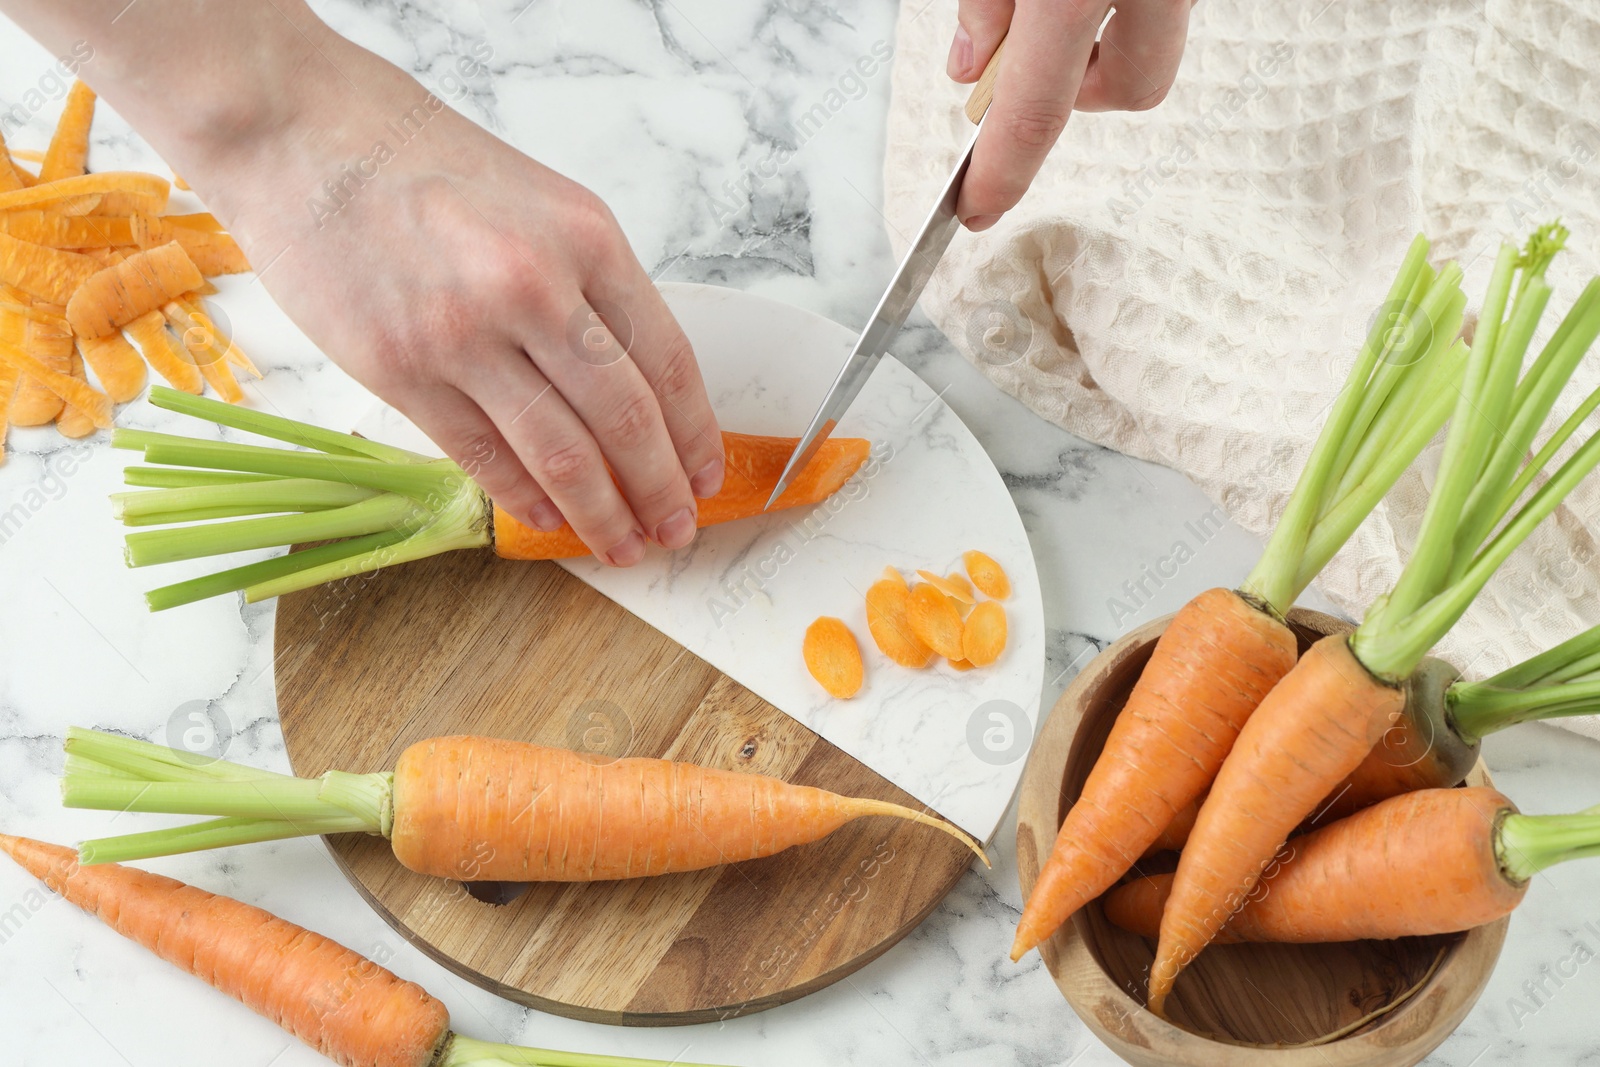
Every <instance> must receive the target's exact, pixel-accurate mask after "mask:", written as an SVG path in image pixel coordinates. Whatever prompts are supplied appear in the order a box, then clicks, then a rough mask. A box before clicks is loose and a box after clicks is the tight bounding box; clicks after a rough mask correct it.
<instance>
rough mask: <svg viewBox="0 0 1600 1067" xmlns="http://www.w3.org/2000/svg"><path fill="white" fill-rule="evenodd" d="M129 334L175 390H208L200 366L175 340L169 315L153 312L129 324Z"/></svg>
mask: <svg viewBox="0 0 1600 1067" xmlns="http://www.w3.org/2000/svg"><path fill="white" fill-rule="evenodd" d="M128 336H130V337H132V338H133V340H134V343H135V344H137V345H138V346H139V350H140V351H141V352H142V353H143V354H144V358H145V361H146V362H147V363H149V364H150V366H151V367H152V368H153V369H154V370H155V372H156V373H157V374H159V375H161V377H163V378H165V379H166V380H167V384H168V385H170V386H172V387H173V388H174V389H182V390H183V391H184V392H186V393H194V394H196V395H199V394H200V393H202V392H204V391H205V385H204V382H203V379H202V378H201V377H200V368H199V367H197V366H195V364H194V360H192V359H190V358H189V357H188V356H187V355H186V354H185V353H184V352H182V351H181V350H180V349H179V348H178V346H177V345H176V344H174V343H173V341H172V335H171V334H170V333H168V332H167V319H166V316H164V315H163V314H161V312H159V311H149V312H146V313H145V314H143V315H140V316H139V317H138V318H136V319H134V320H133V321H132V322H130V323H128Z"/></svg>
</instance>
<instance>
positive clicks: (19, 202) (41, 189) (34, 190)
mask: <svg viewBox="0 0 1600 1067" xmlns="http://www.w3.org/2000/svg"><path fill="white" fill-rule="evenodd" d="M171 188H172V187H171V186H170V185H169V184H168V183H167V180H166V179H165V178H160V177H157V176H156V175H154V174H140V173H138V172H136V171H115V170H112V171H101V172H100V173H98V174H85V175H82V176H80V177H77V178H62V179H61V180H60V181H53V182H47V181H40V182H38V184H36V185H32V186H29V187H28V188H26V189H13V190H11V191H10V192H5V193H0V211H12V210H15V209H16V208H21V207H34V208H36V207H40V206H42V205H44V204H48V203H50V202H52V201H57V200H64V199H68V198H71V197H81V196H85V195H90V194H97V195H101V196H105V195H109V194H111V193H132V194H134V195H136V196H138V197H140V198H141V200H143V201H145V202H147V203H150V204H153V205H155V208H154V210H153V211H149V212H147V213H148V214H152V215H154V214H160V213H161V211H163V210H164V209H165V208H166V206H167V197H168V195H169V194H170V192H171ZM51 210H59V209H56V208H52V209H51ZM126 214H131V212H127V213H126Z"/></svg>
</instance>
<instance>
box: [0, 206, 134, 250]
mask: <svg viewBox="0 0 1600 1067" xmlns="http://www.w3.org/2000/svg"><path fill="white" fill-rule="evenodd" d="M0 233H5V234H9V235H11V236H12V237H15V238H17V240H19V241H27V242H29V243H30V244H36V245H44V246H45V247H47V248H75V249H83V248H108V247H111V246H114V245H128V244H132V243H133V228H132V225H131V223H130V222H129V220H127V219H113V218H102V217H100V216H98V215H90V216H86V217H80V216H73V215H63V214H61V213H60V212H56V211H33V210H28V209H23V210H20V211H7V212H3V213H0Z"/></svg>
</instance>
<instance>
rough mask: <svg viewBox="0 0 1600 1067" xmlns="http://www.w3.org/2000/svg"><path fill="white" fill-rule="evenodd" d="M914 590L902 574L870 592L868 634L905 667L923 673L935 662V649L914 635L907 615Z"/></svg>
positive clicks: (882, 650)
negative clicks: (922, 671)
mask: <svg viewBox="0 0 1600 1067" xmlns="http://www.w3.org/2000/svg"><path fill="white" fill-rule="evenodd" d="M910 603H911V587H910V586H908V585H906V580H905V579H904V578H903V577H901V576H900V573H899V572H898V571H896V572H894V575H893V577H885V578H881V579H879V580H878V581H876V582H874V583H872V585H871V586H870V587H868V589H867V632H868V633H870V634H871V635H872V640H873V642H874V643H876V644H877V646H878V649H879V650H880V651H881V652H882V653H883V654H884V655H885V656H888V657H889V658H890V659H891V660H893V661H894V662H895V663H898V664H899V665H900V666H902V667H912V668H916V669H920V668H923V667H926V666H927V665H928V661H929V660H930V659H932V658H933V649H931V648H929V647H928V646H927V645H925V644H923V643H922V640H921V639H920V638H918V637H917V635H916V634H914V633H912V632H911V621H910V619H908V618H907V614H906V613H907V611H908V609H909V607H910Z"/></svg>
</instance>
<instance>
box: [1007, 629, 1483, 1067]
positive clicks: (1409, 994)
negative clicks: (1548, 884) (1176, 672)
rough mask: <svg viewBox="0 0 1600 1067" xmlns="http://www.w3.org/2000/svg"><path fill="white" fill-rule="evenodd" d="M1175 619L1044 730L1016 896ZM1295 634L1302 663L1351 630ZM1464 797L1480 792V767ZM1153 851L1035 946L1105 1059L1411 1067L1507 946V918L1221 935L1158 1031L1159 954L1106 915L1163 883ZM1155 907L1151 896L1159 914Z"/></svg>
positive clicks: (1088, 674) (1120, 644)
mask: <svg viewBox="0 0 1600 1067" xmlns="http://www.w3.org/2000/svg"><path fill="white" fill-rule="evenodd" d="M1170 621H1171V617H1170V616H1169V617H1167V618H1163V619H1158V620H1155V621H1154V622H1151V623H1148V624H1147V625H1145V626H1142V627H1140V628H1138V629H1136V630H1134V631H1132V632H1131V633H1129V634H1127V635H1126V636H1124V637H1123V638H1122V639H1121V640H1119V641H1117V642H1116V643H1114V644H1112V645H1111V646H1109V647H1108V648H1106V649H1105V650H1104V651H1103V652H1101V653H1100V654H1099V655H1098V656H1097V657H1096V658H1095V659H1094V661H1093V662H1091V663H1090V664H1089V665H1088V666H1087V667H1086V668H1085V669H1084V670H1083V671H1082V673H1080V674H1079V675H1078V677H1077V678H1076V679H1075V680H1074V682H1073V684H1072V685H1071V686H1070V687H1069V688H1068V689H1067V691H1066V692H1065V693H1063V694H1062V696H1061V699H1060V701H1059V702H1058V703H1057V704H1056V706H1055V709H1054V710H1053V711H1052V713H1051V715H1050V718H1049V719H1048V720H1047V721H1046V723H1045V725H1044V728H1043V730H1042V731H1041V733H1040V736H1039V739H1038V741H1037V742H1036V743H1035V745H1034V748H1033V752H1032V754H1031V755H1030V757H1029V761H1028V766H1027V769H1026V771H1025V772H1024V774H1023V778H1022V786H1021V791H1020V795H1019V798H1018V825H1017V866H1018V874H1019V877H1020V879H1021V882H1022V894H1023V897H1024V898H1027V897H1029V896H1030V894H1031V893H1032V892H1033V889H1034V883H1035V882H1036V881H1037V880H1038V877H1039V870H1040V867H1041V866H1042V864H1043V862H1044V860H1045V859H1046V858H1048V857H1049V856H1050V855H1051V850H1052V846H1053V844H1054V842H1055V839H1056V834H1057V830H1058V828H1059V827H1060V825H1061V822H1062V819H1063V818H1064V816H1065V814H1066V812H1067V810H1068V809H1070V808H1071V807H1072V805H1073V803H1074V802H1075V801H1076V800H1077V799H1078V796H1079V793H1080V791H1081V789H1082V787H1083V783H1084V781H1085V779H1086V778H1087V777H1088V775H1089V772H1090V769H1091V768H1092V767H1093V766H1094V763H1095V761H1096V759H1097V758H1098V757H1099V755H1100V752H1101V749H1102V747H1103V746H1104V745H1105V742H1106V738H1107V736H1108V734H1109V733H1110V731H1111V727H1112V724H1113V723H1114V722H1115V721H1116V719H1117V716H1118V715H1119V713H1120V712H1121V711H1122V708H1123V705H1124V703H1125V702H1126V700H1127V698H1128V695H1129V693H1130V691H1131V690H1132V689H1133V686H1134V683H1135V682H1137V681H1138V679H1139V677H1140V674H1141V673H1142V672H1143V670H1144V666H1145V664H1146V662H1147V661H1148V660H1149V658H1150V654H1151V652H1152V650H1153V649H1154V647H1155V644H1156V641H1157V639H1159V638H1160V636H1161V634H1162V633H1163V632H1164V631H1165V629H1166V627H1167V624H1168V623H1169V622H1170ZM1288 621H1289V624H1290V628H1291V629H1292V630H1293V632H1294V634H1295V637H1296V639H1297V640H1298V642H1299V644H1300V649H1301V651H1302V652H1303V651H1304V650H1305V649H1306V648H1308V647H1309V646H1310V645H1311V644H1312V643H1314V642H1315V641H1316V640H1317V639H1319V638H1321V637H1324V636H1327V635H1328V634H1337V633H1348V632H1349V631H1350V629H1351V627H1350V626H1349V624H1347V623H1345V622H1342V621H1340V620H1338V619H1335V618H1333V617H1332V616H1328V615H1324V614H1322V613H1320V612H1313V611H1305V610H1300V609H1296V610H1294V611H1293V612H1291V613H1290V614H1289V616H1288ZM1466 784H1467V785H1468V786H1479V787H1482V786H1486V785H1487V784H1488V779H1487V776H1486V774H1485V772H1484V769H1483V766H1482V764H1481V763H1480V764H1478V765H1477V767H1475V768H1474V769H1473V771H1472V772H1471V774H1469V775H1468V777H1467V781H1466ZM1462 792H1470V791H1469V790H1463V791H1462ZM1161 843H1162V842H1159V841H1158V842H1157V845H1156V846H1153V847H1152V849H1151V851H1150V852H1149V853H1147V854H1146V855H1145V857H1144V858H1143V859H1142V860H1141V861H1140V862H1139V863H1138V864H1137V865H1136V866H1135V869H1134V870H1133V871H1132V872H1130V873H1129V874H1128V875H1127V876H1125V877H1124V879H1123V880H1122V882H1121V883H1120V884H1119V885H1118V886H1116V887H1113V888H1112V889H1111V890H1110V891H1108V892H1107V893H1106V894H1105V895H1104V896H1102V897H1100V898H1099V899H1097V900H1094V901H1092V902H1090V903H1089V904H1088V905H1087V906H1085V907H1083V908H1080V909H1078V911H1077V912H1076V913H1075V914H1074V915H1073V917H1072V918H1071V919H1070V920H1069V921H1068V922H1066V923H1065V924H1063V925H1062V926H1061V927H1060V928H1059V929H1057V930H1056V931H1055V933H1054V934H1052V935H1051V936H1050V937H1048V938H1047V939H1046V940H1044V941H1042V942H1041V943H1040V944H1039V951H1040V954H1041V956H1042V957H1043V959H1044V962H1045V966H1046V967H1047V968H1048V970H1049V971H1050V974H1051V976H1052V977H1053V978H1054V980H1055V983H1056V985H1057V987H1059V988H1060V990H1061V992H1062V993H1063V995H1065V997H1066V999H1067V1002H1068V1003H1069V1004H1070V1005H1071V1006H1072V1008H1073V1010H1074V1011H1075V1012H1077V1014H1078V1015H1079V1017H1080V1018H1082V1019H1083V1020H1084V1022H1085V1023H1086V1024H1087V1025H1088V1026H1089V1028H1090V1029H1091V1030H1093V1031H1094V1032H1095V1034H1096V1035H1098V1036H1099V1037H1100V1039H1101V1040H1102V1041H1104V1042H1105V1043H1106V1044H1107V1045H1108V1046H1110V1048H1111V1049H1112V1050H1113V1051H1114V1052H1116V1053H1117V1054H1118V1055H1119V1056H1121V1057H1122V1058H1123V1059H1124V1060H1127V1061H1128V1062H1129V1063H1133V1064H1138V1065H1141V1067H1143V1065H1156V1064H1180V1065H1182V1064H1194V1065H1197V1067H1213V1065H1220V1064H1230V1065H1231V1064H1243V1065H1251V1064H1262V1065H1266V1064H1274V1065H1280V1067H1281V1065H1284V1064H1288V1063H1293V1062H1296V1061H1295V1060H1294V1059H1293V1057H1295V1056H1300V1057H1301V1058H1303V1059H1304V1060H1305V1062H1306V1063H1307V1064H1312V1063H1315V1064H1318V1065H1325V1067H1326V1065H1332V1067H1358V1065H1369V1064H1370V1065H1383V1067H1399V1065H1409V1064H1414V1063H1416V1062H1418V1061H1420V1060H1421V1059H1423V1058H1424V1057H1426V1056H1427V1055H1428V1053H1429V1052H1431V1051H1432V1050H1433V1049H1434V1048H1436V1047H1437V1046H1438V1045H1439V1044H1440V1043H1441V1042H1443V1041H1444V1039H1445V1038H1446V1037H1447V1036H1449V1034H1450V1032H1451V1031H1452V1030H1454V1029H1455V1027H1456V1026H1457V1025H1458V1024H1459V1023H1460V1022H1461V1020H1462V1019H1463V1018H1464V1017H1465V1016H1466V1014H1467V1012H1468V1011H1469V1010H1470V1009H1471V1007H1472V1005H1473V1003H1474V1002H1475V1001H1476V1000H1477V998H1478V996H1479V994H1481V993H1482V991H1483V988H1484V986H1485V984H1486V983H1487V982H1488V979H1489V974H1490V972H1491V971H1492V970H1493V968H1494V965H1495V961H1496V960H1497V959H1498V957H1499V954H1500V949H1501V946H1502V944H1503V943H1504V940H1505V934H1506V926H1507V920H1506V919H1504V918H1500V919H1497V920H1495V921H1493V922H1490V923H1487V924H1485V925H1482V926H1478V927H1476V928H1474V929H1471V930H1467V931H1465V932H1463V933H1452V934H1439V935H1434V936H1428V937H1399V938H1394V939H1389V940H1361V941H1338V942H1328V943H1320V944H1264V943H1234V944H1227V943H1222V941H1225V940H1227V939H1226V938H1222V939H1219V941H1218V943H1214V944H1213V945H1212V946H1210V947H1208V948H1207V949H1206V951H1204V952H1203V953H1201V954H1200V955H1199V956H1197V957H1196V958H1195V959H1194V960H1193V961H1192V962H1191V963H1190V964H1189V965H1188V967H1187V969H1186V970H1185V972H1184V976H1183V978H1182V980H1181V981H1179V982H1178V983H1176V986H1175V988H1174V991H1173V993H1172V995H1171V998H1170V999H1169V1000H1168V1001H1167V1003H1166V1009H1165V1014H1166V1018H1165V1019H1163V1018H1159V1017H1157V1016H1156V1015H1153V1014H1152V1013H1151V1012H1150V1011H1148V1010H1147V1009H1146V1008H1145V998H1146V994H1147V991H1148V988H1149V976H1150V970H1151V966H1152V964H1153V962H1154V960H1155V947H1156V946H1155V942H1154V940H1153V939H1147V938H1146V937H1143V936H1140V935H1139V934H1137V933H1133V932H1130V930H1128V929H1124V928H1123V927H1122V926H1119V925H1117V924H1116V923H1113V922H1112V921H1111V919H1110V918H1108V916H1107V904H1108V903H1110V904H1111V907H1112V909H1113V911H1115V909H1116V908H1118V907H1119V906H1120V907H1121V908H1123V909H1124V911H1126V910H1127V909H1128V908H1130V907H1133V908H1137V907H1138V906H1139V904H1140V903H1141V902H1140V899H1139V898H1140V896H1141V894H1142V891H1143V890H1144V889H1145V888H1146V886H1148V885H1154V884H1160V883H1161V880H1162V878H1163V876H1164V875H1166V874H1168V873H1170V872H1171V871H1172V870H1173V869H1174V868H1175V866H1176V862H1177V861H1176V853H1173V852H1170V851H1161V850H1159V846H1160V844H1161ZM1292 843H1293V839H1291V844H1292ZM1146 876H1148V877H1146ZM1269 892H1270V890H1269ZM1382 893H1383V889H1382V887H1381V886H1372V887H1371V889H1370V892H1369V894H1368V896H1367V902H1368V905H1369V906H1370V907H1373V908H1382V907H1384V906H1385V901H1384V900H1383V899H1382ZM1160 906H1161V900H1160V899H1159V898H1158V899H1155V900H1154V901H1153V907H1154V909H1155V915H1156V916H1157V917H1159V914H1160ZM1118 918H1119V919H1120V920H1121V921H1122V923H1123V924H1124V926H1138V925H1139V923H1138V922H1133V921H1129V918H1128V916H1127V915H1126V914H1119V915H1118Z"/></svg>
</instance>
